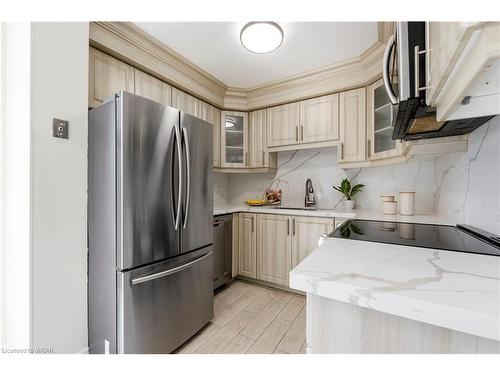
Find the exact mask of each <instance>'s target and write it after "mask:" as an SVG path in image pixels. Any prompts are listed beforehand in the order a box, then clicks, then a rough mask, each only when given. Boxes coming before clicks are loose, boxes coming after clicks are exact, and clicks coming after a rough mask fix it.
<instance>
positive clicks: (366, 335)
mask: <svg viewBox="0 0 500 375" xmlns="http://www.w3.org/2000/svg"><path fill="white" fill-rule="evenodd" d="M290 287H291V288H294V289H297V290H301V291H303V292H306V293H307V351H308V353H313V354H315V353H500V257H495V256H487V255H476V254H467V253H459V252H451V251H441V250H435V249H426V248H417V247H410V246H400V245H390V244H382V243H375V242H365V241H355V240H347V239H338V238H330V239H328V240H327V241H326V242H325V243H324V244H323V245H322V246H320V247H318V248H317V249H316V250H314V251H313V252H312V254H310V255H309V256H308V257H307V258H306V259H305V260H303V261H302V262H301V263H300V264H299V265H298V266H297V267H295V269H293V270H292V271H291V273H290Z"/></svg>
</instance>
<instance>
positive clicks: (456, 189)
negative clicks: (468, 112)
mask: <svg viewBox="0 0 500 375" xmlns="http://www.w3.org/2000/svg"><path fill="white" fill-rule="evenodd" d="M434 185H435V191H436V195H435V205H436V211H437V212H439V213H440V214H442V215H445V216H448V217H452V218H454V219H455V220H456V221H457V222H458V223H464V224H470V225H473V226H476V227H478V228H481V229H483V230H486V231H488V232H491V233H494V234H496V235H500V116H496V117H494V118H493V119H491V120H490V121H489V122H488V123H486V124H484V125H482V126H481V127H479V128H478V129H476V130H474V131H473V132H472V133H471V134H470V138H469V147H468V151H467V152H465V153H453V154H447V155H443V156H441V157H439V158H438V159H436V160H435V162H434Z"/></svg>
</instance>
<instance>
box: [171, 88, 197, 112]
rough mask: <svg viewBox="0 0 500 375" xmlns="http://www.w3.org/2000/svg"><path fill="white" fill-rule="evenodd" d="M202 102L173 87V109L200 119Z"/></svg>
mask: <svg viewBox="0 0 500 375" xmlns="http://www.w3.org/2000/svg"><path fill="white" fill-rule="evenodd" d="M200 106H201V100H200V99H197V98H195V97H194V96H192V95H189V94H186V93H185V92H184V91H181V90H179V89H177V88H175V87H172V107H174V108H177V109H179V110H181V111H182V112H186V113H187V114H190V115H192V116H196V117H200V116H199V114H200Z"/></svg>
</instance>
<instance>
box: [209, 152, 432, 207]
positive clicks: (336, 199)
mask: <svg viewBox="0 0 500 375" xmlns="http://www.w3.org/2000/svg"><path fill="white" fill-rule="evenodd" d="M345 177H348V178H349V179H350V180H352V181H353V182H354V183H362V184H364V185H366V186H365V188H364V191H363V192H361V193H359V194H358V195H356V197H355V200H356V205H357V207H358V208H370V209H379V207H380V195H384V194H397V193H398V192H400V191H408V190H410V191H416V193H417V194H416V201H417V202H416V203H417V204H416V206H417V209H418V211H419V212H432V211H433V209H434V201H433V197H434V195H433V178H434V173H433V162H432V161H417V160H412V161H410V162H407V163H404V164H395V165H390V166H381V167H372V168H362V169H352V170H347V171H344V170H342V169H340V168H339V166H338V163H337V149H336V148H334V147H329V148H320V149H312V150H301V151H287V152H280V153H278V169H277V171H276V173H268V174H241V175H240V174H231V175H230V176H229V181H228V186H227V188H226V189H225V190H226V191H227V194H228V197H227V200H228V201H229V203H231V204H242V202H243V201H244V200H246V199H252V198H261V197H262V194H263V192H264V190H265V189H267V188H270V187H272V188H277V189H282V191H283V204H285V205H303V204H304V194H305V182H306V180H307V179H308V178H311V180H312V182H313V187H314V190H315V193H316V195H317V197H318V205H319V207H321V208H341V207H342V205H341V202H342V195H341V194H340V193H338V192H337V191H335V190H334V189H333V188H332V185H339V184H340V182H341V180H342V179H343V178H345ZM218 190H219V191H224V189H222V188H221V187H219V188H218ZM219 201H222V199H221V198H219ZM215 204H216V205H217V202H216V203H215Z"/></svg>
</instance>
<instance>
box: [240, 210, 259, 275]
mask: <svg viewBox="0 0 500 375" xmlns="http://www.w3.org/2000/svg"><path fill="white" fill-rule="evenodd" d="M238 216H239V218H238V228H239V230H238V262H239V274H240V275H242V276H246V277H252V278H254V279H255V278H256V277H257V232H256V216H257V215H256V214H250V213H240V214H239V215H238Z"/></svg>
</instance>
